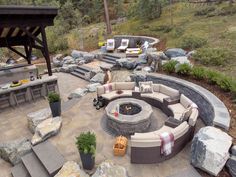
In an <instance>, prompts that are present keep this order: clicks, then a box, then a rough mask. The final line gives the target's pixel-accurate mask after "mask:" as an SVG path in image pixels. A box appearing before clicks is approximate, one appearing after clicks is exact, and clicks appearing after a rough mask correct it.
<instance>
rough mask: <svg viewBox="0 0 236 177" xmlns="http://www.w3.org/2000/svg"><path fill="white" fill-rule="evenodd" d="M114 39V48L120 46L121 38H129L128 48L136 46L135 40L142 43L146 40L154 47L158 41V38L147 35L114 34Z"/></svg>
mask: <svg viewBox="0 0 236 177" xmlns="http://www.w3.org/2000/svg"><path fill="white" fill-rule="evenodd" d="M114 39H115V48H118V47H120V44H121V40H122V39H129V46H128V47H129V48H136V47H137V46H136V43H137V41H141V42H142V43H144V42H145V41H148V42H149V44H150V46H152V47H154V46H155V45H157V44H158V43H159V42H160V40H159V39H156V38H153V37H148V36H132V35H116V36H114Z"/></svg>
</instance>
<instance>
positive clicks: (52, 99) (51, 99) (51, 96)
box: [48, 92, 61, 103]
mask: <svg viewBox="0 0 236 177" xmlns="http://www.w3.org/2000/svg"><path fill="white" fill-rule="evenodd" d="M60 100H61V98H60V95H59V94H58V93H54V92H50V93H49V94H48V101H49V103H55V102H58V101H60Z"/></svg>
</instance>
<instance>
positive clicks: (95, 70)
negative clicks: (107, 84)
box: [90, 68, 103, 78]
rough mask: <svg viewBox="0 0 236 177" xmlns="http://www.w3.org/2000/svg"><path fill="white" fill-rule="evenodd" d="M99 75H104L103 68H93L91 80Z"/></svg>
mask: <svg viewBox="0 0 236 177" xmlns="http://www.w3.org/2000/svg"><path fill="white" fill-rule="evenodd" d="M97 73H103V70H102V69H101V68H93V69H92V70H91V71H90V76H91V78H92V77H94V76H95V75H96V74H97Z"/></svg>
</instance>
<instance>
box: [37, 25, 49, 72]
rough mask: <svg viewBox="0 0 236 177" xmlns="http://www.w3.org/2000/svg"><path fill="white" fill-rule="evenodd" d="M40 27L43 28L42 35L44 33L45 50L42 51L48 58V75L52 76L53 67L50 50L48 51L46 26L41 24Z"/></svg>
mask: <svg viewBox="0 0 236 177" xmlns="http://www.w3.org/2000/svg"><path fill="white" fill-rule="evenodd" d="M40 29H41V35H42V40H43V46H44V50H42V53H43V55H44V57H45V59H46V63H47V68H48V75H49V76H52V68H51V61H50V56H49V51H48V44H47V37H46V32H45V27H44V26H41V27H40Z"/></svg>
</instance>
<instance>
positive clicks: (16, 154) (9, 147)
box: [0, 138, 31, 165]
mask: <svg viewBox="0 0 236 177" xmlns="http://www.w3.org/2000/svg"><path fill="white" fill-rule="evenodd" d="M30 151H31V144H30V141H29V140H28V139H26V138H20V139H17V140H14V141H10V142H6V143H0V157H1V158H2V159H4V160H6V161H7V162H10V163H11V164H12V165H16V164H17V163H19V162H20V161H21V157H23V156H24V155H25V154H27V153H29V152H30Z"/></svg>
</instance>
